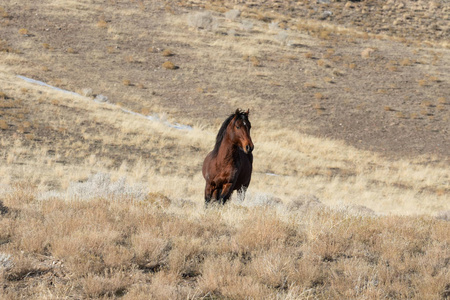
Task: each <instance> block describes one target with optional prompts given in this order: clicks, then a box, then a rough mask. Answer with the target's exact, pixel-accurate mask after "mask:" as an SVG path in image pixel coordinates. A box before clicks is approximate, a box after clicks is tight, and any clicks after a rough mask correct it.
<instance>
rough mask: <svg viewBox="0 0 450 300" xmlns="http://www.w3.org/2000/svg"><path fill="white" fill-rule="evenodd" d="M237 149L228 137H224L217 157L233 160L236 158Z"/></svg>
mask: <svg viewBox="0 0 450 300" xmlns="http://www.w3.org/2000/svg"><path fill="white" fill-rule="evenodd" d="M237 151H238V147H237V146H236V145H233V144H232V143H231V141H230V140H229V138H228V136H225V137H224V138H223V140H222V143H221V144H220V147H219V151H218V154H217V156H218V157H220V158H222V159H224V160H227V161H229V160H234V159H235V158H236V155H237V153H238V152H237Z"/></svg>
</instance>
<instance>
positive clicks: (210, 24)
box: [188, 11, 218, 30]
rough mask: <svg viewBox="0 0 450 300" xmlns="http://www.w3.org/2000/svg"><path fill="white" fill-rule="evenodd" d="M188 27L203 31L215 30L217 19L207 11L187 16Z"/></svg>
mask: <svg viewBox="0 0 450 300" xmlns="http://www.w3.org/2000/svg"><path fill="white" fill-rule="evenodd" d="M188 25H189V26H191V27H195V28H197V29H205V30H215V29H216V28H217V26H218V24H217V19H216V18H215V17H214V16H213V15H212V13H211V12H209V11H205V12H198V13H195V14H191V15H189V17H188Z"/></svg>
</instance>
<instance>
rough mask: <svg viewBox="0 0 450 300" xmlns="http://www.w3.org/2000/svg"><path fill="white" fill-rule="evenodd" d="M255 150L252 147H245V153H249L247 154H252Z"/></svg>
mask: <svg viewBox="0 0 450 300" xmlns="http://www.w3.org/2000/svg"><path fill="white" fill-rule="evenodd" d="M253 148H254V147H253V146H250V145H247V146H245V153H247V154H249V153H252V151H253Z"/></svg>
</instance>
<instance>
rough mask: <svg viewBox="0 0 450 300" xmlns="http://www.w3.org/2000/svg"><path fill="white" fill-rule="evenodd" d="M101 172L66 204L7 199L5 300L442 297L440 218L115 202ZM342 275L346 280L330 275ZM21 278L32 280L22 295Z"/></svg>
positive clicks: (128, 198) (311, 208)
mask: <svg viewBox="0 0 450 300" xmlns="http://www.w3.org/2000/svg"><path fill="white" fill-rule="evenodd" d="M96 176H97V177H96V178H97V179H94V178H92V179H89V180H88V182H86V183H84V184H82V185H84V186H83V188H81V186H80V189H79V190H78V191H79V192H81V194H79V193H76V194H73V195H74V196H75V198H74V199H73V200H72V201H67V200H68V198H66V197H69V195H70V194H71V192H69V190H70V189H69V190H68V194H67V195H57V194H54V195H51V194H47V195H41V196H38V195H37V194H36V193H37V190H36V188H35V187H33V186H27V185H21V186H16V187H14V188H13V189H12V190H11V191H9V192H8V193H6V194H5V196H6V197H5V203H4V205H5V206H6V207H14V208H15V209H20V211H21V213H20V214H14V213H13V212H9V213H7V214H5V215H3V217H2V223H3V224H6V225H7V227H6V228H7V231H6V232H4V233H3V234H5V236H6V237H7V243H6V244H4V245H2V258H1V259H2V260H1V263H2V264H3V267H2V268H3V273H2V277H1V279H0V280H1V282H2V289H3V290H2V293H3V295H6V296H9V297H18V296H19V295H20V296H31V295H33V294H34V295H35V294H39V295H41V296H43V297H45V296H47V295H48V296H50V295H52V296H55V295H57V296H58V297H60V298H63V297H79V298H84V297H103V296H109V297H117V296H123V297H125V298H131V299H136V298H138V297H149V296H151V297H157V298H159V297H160V296H162V295H165V296H167V295H170V298H185V297H188V296H189V295H191V296H192V295H196V298H199V297H206V296H207V295H212V294H213V295H215V296H216V297H229V298H254V299H256V298H274V297H283V298H289V297H292V296H295V297H297V296H300V295H305V294H307V295H311V296H312V295H316V296H319V297H321V298H322V297H323V298H330V297H332V298H335V297H337V298H339V297H341V296H344V295H345V297H350V298H359V297H371V296H372V295H374V294H376V295H379V296H383V297H384V296H385V297H389V295H392V293H395V294H396V295H397V296H399V297H402V296H405V297H406V296H408V297H409V296H411V295H415V297H420V298H421V297H425V296H426V297H429V296H433V297H436V298H439V297H441V296H442V295H443V294H444V293H446V289H447V284H448V281H447V279H448V276H449V275H450V274H449V271H448V268H446V267H445V258H446V257H447V256H448V255H449V254H450V253H448V250H447V247H445V245H446V244H447V243H448V242H449V240H448V231H449V230H450V223H449V222H447V221H445V215H444V214H442V215H440V216H439V219H434V218H431V217H419V218H418V217H399V216H374V215H373V212H371V211H370V210H367V209H365V208H363V207H357V206H355V207H349V206H347V207H345V206H343V207H340V208H337V209H330V208H328V207H326V206H324V205H323V204H322V203H320V201H318V200H317V199H314V198H308V197H305V198H299V199H298V200H295V201H294V202H293V203H292V204H291V205H289V206H284V205H282V204H275V203H276V202H272V204H270V205H267V204H265V205H261V204H256V203H264V201H263V202H259V201H260V199H261V198H260V197H262V196H256V197H250V199H249V201H248V202H249V203H248V204H247V205H243V204H240V203H231V204H230V205H227V206H226V207H222V208H218V207H216V208H211V209H208V210H203V209H200V210H199V209H198V204H194V203H189V202H187V203H183V202H180V201H179V200H171V199H164V198H158V197H159V196H158V195H154V194H148V196H146V197H145V196H144V195H142V196H144V197H143V198H142V197H141V196H135V195H131V194H129V193H128V192H127V190H128V188H126V184H125V185H124V184H123V181H122V183H121V184H119V185H122V186H123V187H124V189H119V190H117V191H118V193H116V194H115V195H116V196H115V197H114V198H110V197H111V196H108V195H110V194H109V191H111V190H116V185H115V183H114V182H111V181H109V180H106V181H98V179H100V178H103V179H104V178H107V177H104V175H100V176H99V175H96ZM89 182H90V183H89ZM94 182H97V183H95V184H94ZM75 185H79V184H78V183H76V184H75ZM105 192H106V193H105ZM24 196H25V197H24ZM85 196H88V198H85ZM83 199H84V200H83ZM86 199H90V200H88V201H87V200H86ZM158 199H160V200H158ZM161 201H162V202H161ZM246 202H247V201H246ZM37 203H40V204H39V205H36V204H37ZM251 203H255V204H256V205H254V206H248V205H251ZM269 203H270V202H269ZM280 205H281V206H280ZM44 220H45V221H44ZM250 224H251V226H250ZM31 236H32V237H33V238H30V237H31ZM443 249H445V250H443ZM436 253H439V255H436ZM423 266H430V267H429V268H428V267H423ZM344 269H345V270H347V271H346V272H343V273H342V276H334V275H333V274H335V273H336V272H342V271H343V270H344ZM411 270H414V272H411ZM30 274H33V276H30ZM49 275H51V276H49ZM26 278H27V279H26ZM361 278H365V280H364V281H361ZM22 280H27V282H29V283H32V282H35V283H36V284H29V285H28V287H27V288H26V289H19V288H20V286H19V284H18V283H20V281H22ZM38 282H39V284H37V283H38ZM55 282H56V283H57V284H55ZM188 283H189V284H188ZM180 286H183V288H179V287H180Z"/></svg>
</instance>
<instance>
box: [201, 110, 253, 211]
mask: <svg viewBox="0 0 450 300" xmlns="http://www.w3.org/2000/svg"><path fill="white" fill-rule="evenodd" d="M248 114H249V111H248V110H247V111H246V112H244V111H241V110H239V109H237V110H236V112H235V113H234V114H232V115H230V116H229V117H228V118H227V119H226V120H225V121H224V122H223V124H222V126H221V127H220V129H219V133H218V134H217V137H216V145H215V146H214V150H213V151H211V152H210V153H209V154H208V155H207V156H206V158H205V161H204V162H203V177H204V178H205V180H206V187H205V204H206V205H208V203H209V202H210V201H211V200H212V201H218V202H219V203H221V204H225V202H227V200H228V199H229V198H230V196H231V194H232V193H233V191H234V190H238V192H242V193H243V195H242V198H243V197H244V196H245V191H246V189H247V187H248V185H249V184H250V179H251V177H252V164H253V154H252V151H253V142H252V139H251V137H250V129H251V124H250V121H249V120H248Z"/></svg>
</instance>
